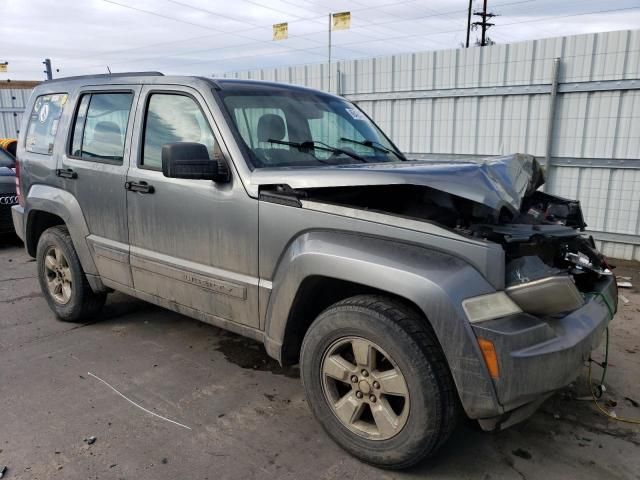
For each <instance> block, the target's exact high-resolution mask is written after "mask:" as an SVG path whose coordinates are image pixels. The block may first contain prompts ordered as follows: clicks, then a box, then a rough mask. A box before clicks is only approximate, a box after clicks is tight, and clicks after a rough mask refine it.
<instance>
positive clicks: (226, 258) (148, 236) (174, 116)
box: [127, 85, 258, 328]
mask: <svg viewBox="0 0 640 480" xmlns="http://www.w3.org/2000/svg"><path fill="white" fill-rule="evenodd" d="M138 110H139V111H140V116H141V118H140V121H137V122H136V128H137V129H138V130H139V131H136V133H135V139H136V142H138V145H137V147H136V148H135V152H136V153H135V156H136V157H135V160H134V159H133V158H132V162H131V167H130V169H129V172H128V175H127V184H128V185H129V190H128V191H127V209H128V221H129V241H130V248H131V250H130V252H131V270H132V274H133V281H134V285H135V288H136V290H138V291H139V292H143V293H145V294H148V295H151V296H152V297H153V299H154V300H155V301H156V302H158V303H160V304H168V305H167V306H169V305H170V306H173V307H174V308H175V306H176V305H179V306H180V308H178V310H180V311H184V312H185V313H187V314H189V315H192V316H195V317H198V318H200V319H202V320H205V321H209V322H210V323H214V324H218V325H220V324H222V325H224V326H227V327H230V325H229V323H228V322H233V323H236V324H244V325H246V326H249V327H253V328H257V327H258V287H257V286H258V278H257V277H258V202H257V200H254V199H251V198H250V197H249V196H248V195H247V193H246V191H245V190H244V187H243V186H242V183H241V182H240V180H239V179H238V177H237V176H236V175H234V172H233V169H232V168H230V170H232V172H231V175H230V179H229V181H228V182H225V183H215V182H212V181H210V180H185V179H174V178H167V177H165V176H164V175H163V174H162V171H161V170H162V161H161V150H162V145H164V144H166V143H174V142H197V143H201V144H204V145H205V146H206V147H207V150H208V151H209V156H210V159H211V161H212V162H218V164H219V165H224V166H226V165H229V166H230V164H229V163H227V160H228V159H229V155H228V151H227V150H226V148H225V146H224V144H223V142H222V141H221V136H220V133H219V131H218V129H217V128H216V125H215V122H214V118H213V116H212V114H211V111H210V110H209V108H208V107H207V105H206V103H205V100H204V98H203V97H202V95H200V93H199V92H198V91H197V90H195V89H192V88H188V87H183V86H177V85H170V86H169V85H168V86H162V85H153V86H145V87H144V89H143V91H142V94H141V98H140V101H139V107H138Z"/></svg>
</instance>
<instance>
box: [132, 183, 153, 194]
mask: <svg viewBox="0 0 640 480" xmlns="http://www.w3.org/2000/svg"><path fill="white" fill-rule="evenodd" d="M124 188H126V189H127V190H130V191H132V192H138V193H153V192H155V191H156V189H155V188H153V185H149V184H148V183H147V182H145V181H141V182H126V183H125V184H124Z"/></svg>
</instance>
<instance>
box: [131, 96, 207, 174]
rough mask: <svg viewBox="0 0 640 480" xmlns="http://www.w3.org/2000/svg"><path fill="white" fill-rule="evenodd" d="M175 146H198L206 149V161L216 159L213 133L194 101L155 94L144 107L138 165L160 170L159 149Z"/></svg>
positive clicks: (188, 98)
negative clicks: (141, 147)
mask: <svg viewBox="0 0 640 480" xmlns="http://www.w3.org/2000/svg"><path fill="white" fill-rule="evenodd" d="M176 142H196V143H201V144H203V145H205V146H206V147H207V150H208V151H209V158H210V159H214V158H216V159H217V156H216V150H215V140H214V137H213V132H212V131H211V127H210V126H209V123H208V122H207V119H206V118H205V117H204V114H203V113H202V110H200V107H199V106H198V104H197V103H196V102H195V100H193V99H192V98H191V97H187V96H185V95H178V94H173V93H166V94H165V93H155V94H153V95H151V97H150V98H149V104H148V107H147V115H146V119H145V126H144V146H143V150H142V162H141V163H142V165H143V166H145V167H147V168H150V169H154V170H160V169H161V168H162V146H163V145H165V144H167V143H176Z"/></svg>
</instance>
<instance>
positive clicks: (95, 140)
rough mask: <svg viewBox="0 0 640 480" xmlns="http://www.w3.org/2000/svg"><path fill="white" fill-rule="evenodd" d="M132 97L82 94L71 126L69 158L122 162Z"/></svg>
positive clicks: (117, 94)
mask: <svg viewBox="0 0 640 480" xmlns="http://www.w3.org/2000/svg"><path fill="white" fill-rule="evenodd" d="M132 101H133V94H132V93H85V94H84V95H82V97H80V103H79V105H78V111H77V113H76V118H75V122H74V125H73V136H72V138H71V152H70V153H71V155H72V156H74V157H79V158H83V159H86V160H111V161H115V162H122V158H123V155H124V143H125V136H126V133H127V124H128V123H129V113H130V112H131V103H132Z"/></svg>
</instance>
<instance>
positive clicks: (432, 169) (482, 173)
mask: <svg viewBox="0 0 640 480" xmlns="http://www.w3.org/2000/svg"><path fill="white" fill-rule="evenodd" d="M251 183H252V185H255V186H258V187H259V186H261V185H275V184H286V185H289V186H290V187H291V188H292V189H294V190H295V189H312V188H327V187H348V186H365V185H402V184H406V185H423V186H427V187H430V188H433V189H436V190H441V191H443V192H446V193H450V194H452V195H456V196H458V197H462V198H466V199H468V200H472V201H474V202H477V203H480V204H482V205H486V206H487V207H489V208H492V209H494V210H496V211H500V210H501V209H502V208H503V207H506V208H508V209H509V210H510V211H512V212H514V213H516V212H519V211H520V204H521V202H522V199H523V198H524V197H525V196H526V195H528V194H530V193H532V192H534V191H535V190H536V189H537V188H538V187H539V186H540V185H542V184H543V183H544V174H543V170H542V167H541V166H540V165H539V164H538V162H537V161H536V160H535V158H534V157H533V156H532V155H524V154H520V153H516V154H513V155H505V156H501V157H488V158H485V159H481V160H479V161H469V162H459V161H446V162H441V161H437V160H436V161H431V160H418V161H408V162H398V163H373V164H362V163H358V164H349V165H337V166H330V167H314V168H277V169H275V168H274V169H257V170H255V171H254V172H253V173H252V176H251Z"/></svg>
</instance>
